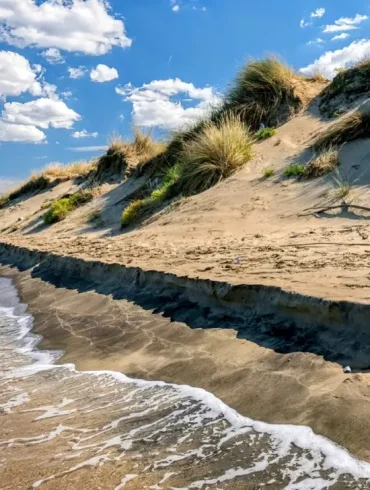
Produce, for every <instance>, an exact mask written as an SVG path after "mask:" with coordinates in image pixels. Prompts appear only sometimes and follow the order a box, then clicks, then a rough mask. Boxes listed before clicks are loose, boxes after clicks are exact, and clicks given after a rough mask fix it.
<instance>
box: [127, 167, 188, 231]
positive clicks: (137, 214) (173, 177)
mask: <svg viewBox="0 0 370 490" xmlns="http://www.w3.org/2000/svg"><path fill="white" fill-rule="evenodd" d="M180 176H181V166H180V165H179V164H177V165H175V166H174V167H170V168H168V169H167V171H166V172H165V174H164V177H163V181H162V184H161V186H160V187H159V188H158V189H155V190H154V191H152V193H151V194H150V196H149V197H147V198H145V199H137V200H136V201H133V202H132V203H130V204H129V205H128V206H127V208H126V209H125V210H124V211H123V213H122V219H121V226H122V228H124V227H126V226H129V225H132V224H133V223H135V222H136V221H138V220H139V219H140V218H141V217H142V216H143V214H144V213H146V212H148V211H149V210H150V209H153V208H155V207H156V206H157V205H158V204H160V203H162V202H163V201H165V200H166V199H167V198H169V197H171V196H172V189H173V187H174V186H175V185H176V184H177V182H178V180H179V178H180Z"/></svg>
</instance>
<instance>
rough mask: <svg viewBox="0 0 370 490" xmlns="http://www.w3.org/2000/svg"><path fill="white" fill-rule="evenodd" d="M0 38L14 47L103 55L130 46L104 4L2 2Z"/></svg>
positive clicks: (93, 0)
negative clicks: (113, 49) (116, 48)
mask: <svg viewBox="0 0 370 490" xmlns="http://www.w3.org/2000/svg"><path fill="white" fill-rule="evenodd" d="M0 38H1V39H2V40H3V41H5V42H7V43H9V44H12V45H14V46H18V47H25V46H32V47H38V48H56V49H61V50H65V51H69V52H80V53H85V54H89V55H103V54H106V53H107V52H108V51H110V50H111V49H112V47H114V46H118V47H121V48H125V47H128V46H131V42H132V41H131V39H129V38H128V37H127V35H126V32H125V26H124V23H123V21H122V20H120V19H116V18H115V17H114V16H113V15H111V13H110V8H109V4H108V2H107V1H106V0H45V1H43V2H42V3H40V2H36V1H35V0H1V1H0Z"/></svg>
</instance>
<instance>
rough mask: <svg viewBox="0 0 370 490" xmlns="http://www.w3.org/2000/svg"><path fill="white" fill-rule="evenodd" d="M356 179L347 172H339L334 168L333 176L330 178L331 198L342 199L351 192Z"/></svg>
mask: <svg viewBox="0 0 370 490" xmlns="http://www.w3.org/2000/svg"><path fill="white" fill-rule="evenodd" d="M356 182H357V179H354V178H352V177H351V175H350V174H349V173H343V172H340V171H339V169H336V171H335V174H334V176H333V178H332V179H331V182H330V183H331V186H332V191H331V195H332V198H333V199H335V200H338V201H339V200H344V199H345V198H346V197H348V195H349V194H350V193H351V191H352V189H353V186H354V185H355V183H356Z"/></svg>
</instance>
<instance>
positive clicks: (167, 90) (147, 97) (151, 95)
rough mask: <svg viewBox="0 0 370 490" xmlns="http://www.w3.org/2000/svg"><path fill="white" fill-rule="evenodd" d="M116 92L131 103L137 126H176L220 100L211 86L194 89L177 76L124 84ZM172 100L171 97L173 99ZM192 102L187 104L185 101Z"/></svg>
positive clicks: (187, 121)
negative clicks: (137, 84) (142, 82)
mask: <svg viewBox="0 0 370 490" xmlns="http://www.w3.org/2000/svg"><path fill="white" fill-rule="evenodd" d="M116 92H117V94H119V95H122V96H123V97H124V100H125V101H127V102H131V103H132V106H133V110H132V117H133V120H134V122H135V124H137V125H138V126H148V127H149V126H158V127H162V128H165V129H170V130H173V129H178V128H180V127H182V126H184V125H187V124H189V123H192V122H194V121H196V120H197V119H199V118H200V117H202V116H204V115H205V114H206V113H207V112H208V111H209V110H210V107H211V106H215V105H217V104H219V103H220V98H219V97H218V95H217V94H216V93H215V91H214V89H213V88H212V87H205V88H197V87H195V86H194V85H193V84H192V83H187V82H183V81H182V80H180V79H179V78H176V79H169V80H154V81H152V82H150V83H148V84H144V85H143V86H142V87H133V86H132V85H131V84H127V85H125V86H124V87H116ZM174 97H175V98H176V100H173V98H174ZM189 99H190V102H193V103H194V101H196V102H195V104H194V105H193V106H191V107H187V104H186V102H189Z"/></svg>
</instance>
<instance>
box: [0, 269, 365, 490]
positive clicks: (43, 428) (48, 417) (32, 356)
mask: <svg viewBox="0 0 370 490" xmlns="http://www.w3.org/2000/svg"><path fill="white" fill-rule="evenodd" d="M31 329H32V317H31V316H29V315H28V314H27V308H26V306H25V305H22V304H20V303H19V301H18V298H17V292H16V290H15V289H14V287H13V286H12V284H11V282H10V281H9V280H8V279H2V278H0V410H1V416H0V488H1V489H28V488H45V489H85V488H86V489H104V490H105V489H112V490H119V489H122V488H125V489H128V490H130V489H152V490H157V489H158V490H159V489H176V490H179V489H181V490H182V489H188V488H189V489H260V488H261V489H262V488H268V489H273V490H279V489H287V490H295V489H297V490H301V489H302V490H311V489H312V490H320V489H326V488H331V489H357V490H362V489H370V464H368V463H365V462H360V461H358V460H356V459H355V458H353V457H352V456H350V455H349V454H348V453H347V452H346V451H345V450H344V449H341V448H339V447H338V446H336V445H335V444H333V443H332V442H330V441H328V440H327V439H325V438H323V437H320V436H316V435H314V434H313V432H312V431H311V430H310V429H308V428H305V427H293V426H283V425H280V426H278V425H268V424H263V423H259V422H255V421H253V420H250V419H247V418H245V417H242V416H240V415H239V414H237V413H236V412H235V411H233V410H232V409H230V408H229V407H227V406H226V405H224V404H223V403H222V402H221V401H220V400H218V399H217V398H215V397H214V396H213V395H211V394H209V393H207V392H205V391H203V390H200V389H195V388H191V387H188V386H176V385H169V384H165V383H162V382H147V381H140V380H132V379H129V378H127V377H125V376H124V375H123V374H120V373H114V372H77V371H76V370H75V368H74V366H72V365H58V366H56V365H55V364H54V363H55V362H56V361H57V359H58V358H60V354H61V353H58V352H46V351H38V350H37V347H36V346H37V344H38V342H39V341H40V339H39V338H38V337H37V336H34V335H33V334H32V333H31Z"/></svg>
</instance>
